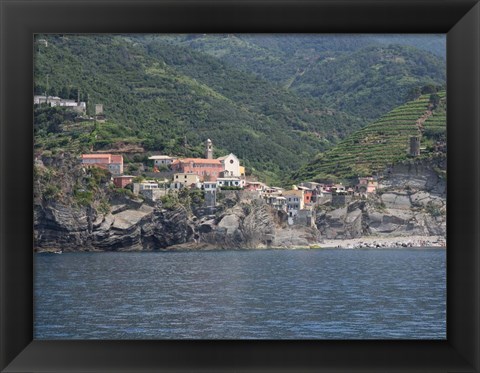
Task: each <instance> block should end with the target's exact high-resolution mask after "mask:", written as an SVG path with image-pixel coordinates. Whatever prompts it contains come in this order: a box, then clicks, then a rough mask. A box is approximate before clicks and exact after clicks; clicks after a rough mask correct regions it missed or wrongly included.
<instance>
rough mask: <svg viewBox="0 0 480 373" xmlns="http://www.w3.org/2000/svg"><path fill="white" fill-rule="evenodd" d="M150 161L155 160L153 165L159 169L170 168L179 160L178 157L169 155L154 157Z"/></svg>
mask: <svg viewBox="0 0 480 373" xmlns="http://www.w3.org/2000/svg"><path fill="white" fill-rule="evenodd" d="M148 159H151V160H153V164H154V165H155V166H157V167H159V166H169V165H171V164H172V163H173V161H175V160H177V159H178V158H177V157H170V156H168V155H152V156H151V157H148Z"/></svg>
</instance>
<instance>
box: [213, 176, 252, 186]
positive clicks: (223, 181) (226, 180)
mask: <svg viewBox="0 0 480 373" xmlns="http://www.w3.org/2000/svg"><path fill="white" fill-rule="evenodd" d="M244 186H245V184H244V180H242V179H240V178H239V177H233V176H232V177H219V178H217V188H222V187H238V188H243V187H244Z"/></svg>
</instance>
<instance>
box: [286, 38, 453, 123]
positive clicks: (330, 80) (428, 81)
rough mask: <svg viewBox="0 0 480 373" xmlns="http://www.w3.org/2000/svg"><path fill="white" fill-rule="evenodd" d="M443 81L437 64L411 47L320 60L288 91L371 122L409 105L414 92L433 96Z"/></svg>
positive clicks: (439, 61) (441, 67)
mask: <svg viewBox="0 0 480 373" xmlns="http://www.w3.org/2000/svg"><path fill="white" fill-rule="evenodd" d="M445 81H446V69H445V62H444V61H443V60H442V59H441V58H439V57H437V56H434V55H432V54H430V53H428V52H423V51H419V50H417V49H415V48H413V47H404V46H399V45H390V46H382V47H368V48H364V49H362V50H359V51H356V52H354V53H349V54H345V55H340V56H335V55H333V56H327V57H325V58H320V59H318V60H317V61H316V62H315V64H313V65H312V66H311V67H310V68H309V69H307V70H305V71H304V73H303V74H302V75H299V76H297V77H296V79H295V80H294V81H293V82H292V84H291V86H290V89H291V90H293V91H294V92H297V93H300V94H304V95H308V96H313V97H316V98H319V99H320V100H321V101H322V102H324V103H325V104H326V105H329V106H331V107H334V108H336V109H337V110H341V111H345V112H348V113H350V114H352V115H356V116H358V117H362V118H367V119H376V118H378V117H379V116H380V115H383V114H385V113H386V112H387V111H389V110H391V109H393V108H394V107H396V106H398V105H401V104H403V103H405V102H406V101H408V100H411V99H412V98H413V97H414V96H415V92H416V90H417V89H418V88H419V87H425V88H424V89H426V90H432V87H435V86H442V85H444V84H445ZM423 93H427V91H424V92H423Z"/></svg>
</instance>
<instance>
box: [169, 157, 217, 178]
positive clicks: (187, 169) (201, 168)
mask: <svg viewBox="0 0 480 373" xmlns="http://www.w3.org/2000/svg"><path fill="white" fill-rule="evenodd" d="M172 170H173V171H174V172H175V173H183V174H195V175H197V176H198V177H199V179H200V181H216V180H217V178H218V177H219V176H220V172H222V171H223V165H222V163H221V162H220V161H219V160H218V159H203V158H182V159H177V160H175V161H174V162H173V163H172Z"/></svg>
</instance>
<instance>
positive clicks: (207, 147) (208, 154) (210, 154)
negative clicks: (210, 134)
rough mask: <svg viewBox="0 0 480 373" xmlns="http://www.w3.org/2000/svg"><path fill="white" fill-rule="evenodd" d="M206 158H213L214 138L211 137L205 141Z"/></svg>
mask: <svg viewBox="0 0 480 373" xmlns="http://www.w3.org/2000/svg"><path fill="white" fill-rule="evenodd" d="M205 158H206V159H213V144H212V140H210V139H207V141H205Z"/></svg>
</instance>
